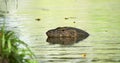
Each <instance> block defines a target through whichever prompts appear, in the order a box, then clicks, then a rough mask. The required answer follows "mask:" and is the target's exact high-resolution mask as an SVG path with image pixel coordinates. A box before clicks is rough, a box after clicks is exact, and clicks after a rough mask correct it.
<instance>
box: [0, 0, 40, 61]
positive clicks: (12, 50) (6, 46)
mask: <svg viewBox="0 0 120 63" xmlns="http://www.w3.org/2000/svg"><path fill="white" fill-rule="evenodd" d="M3 1H4V2H5V4H6V11H8V9H7V6H8V5H7V2H8V0H3ZM2 13H3V14H1V15H0V17H2V18H4V21H3V22H2V23H3V26H2V27H1V29H0V63H38V62H37V61H36V60H35V55H34V54H33V53H32V51H31V50H30V48H29V47H28V45H27V44H26V43H25V42H24V41H22V40H20V39H19V37H18V35H17V34H16V33H15V32H14V31H12V30H6V27H5V23H6V14H7V13H4V12H2Z"/></svg>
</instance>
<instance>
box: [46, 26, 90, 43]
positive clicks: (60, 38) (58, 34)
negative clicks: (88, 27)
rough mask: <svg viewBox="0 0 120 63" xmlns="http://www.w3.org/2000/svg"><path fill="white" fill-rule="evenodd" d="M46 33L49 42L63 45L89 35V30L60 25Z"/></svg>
mask: <svg viewBox="0 0 120 63" xmlns="http://www.w3.org/2000/svg"><path fill="white" fill-rule="evenodd" d="M46 34H47V36H48V39H47V42H49V43H52V44H63V45H65V44H73V43H77V42H79V41H81V40H83V39H85V38H87V37H88V36H89V34H88V33H87V32H85V31H83V30H81V29H78V28H73V27H58V28H56V29H52V30H49V31H47V32H46Z"/></svg>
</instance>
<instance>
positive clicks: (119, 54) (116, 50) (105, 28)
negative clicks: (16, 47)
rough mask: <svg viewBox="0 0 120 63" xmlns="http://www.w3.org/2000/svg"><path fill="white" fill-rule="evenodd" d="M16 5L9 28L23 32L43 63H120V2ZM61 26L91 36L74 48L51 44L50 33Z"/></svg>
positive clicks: (33, 0)
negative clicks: (85, 32) (74, 28)
mask: <svg viewBox="0 0 120 63" xmlns="http://www.w3.org/2000/svg"><path fill="white" fill-rule="evenodd" d="M1 1H2V0H1ZM14 4H16V3H15V2H12V4H9V5H10V6H9V11H10V13H9V16H8V19H7V26H8V29H12V30H15V31H16V32H18V33H19V35H20V38H21V39H22V40H24V41H26V42H27V43H28V44H29V46H30V47H31V49H32V50H33V52H35V54H36V57H37V60H38V61H39V62H40V63H120V47H119V46H120V39H119V37H120V34H119V32H120V27H119V25H120V0H53V1H52V0H18V9H16V8H15V7H14ZM66 17H71V18H69V19H67V20H65V18H66ZM38 18H39V19H40V21H36V19H38ZM1 21H2V19H1ZM59 26H72V27H76V28H80V29H83V30H85V31H87V32H88V33H89V34H90V36H89V37H88V38H87V39H85V40H83V41H81V42H79V43H76V44H73V45H67V46H65V45H58V44H56V45H50V44H49V43H48V42H46V39H47V36H46V32H47V31H48V30H49V29H52V28H56V27H59ZM84 54H86V57H83V55H84Z"/></svg>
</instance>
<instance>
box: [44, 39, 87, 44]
mask: <svg viewBox="0 0 120 63" xmlns="http://www.w3.org/2000/svg"><path fill="white" fill-rule="evenodd" d="M85 38H86V37H82V38H76V37H72V38H67V37H60V38H57V37H56V38H47V40H46V41H47V42H48V43H50V44H60V45H73V44H75V43H78V42H80V41H82V40H83V39H85Z"/></svg>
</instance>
